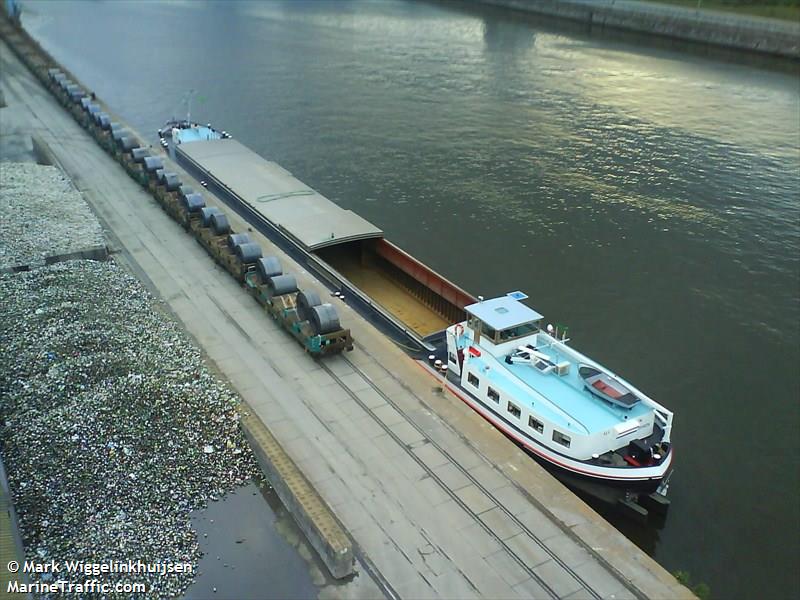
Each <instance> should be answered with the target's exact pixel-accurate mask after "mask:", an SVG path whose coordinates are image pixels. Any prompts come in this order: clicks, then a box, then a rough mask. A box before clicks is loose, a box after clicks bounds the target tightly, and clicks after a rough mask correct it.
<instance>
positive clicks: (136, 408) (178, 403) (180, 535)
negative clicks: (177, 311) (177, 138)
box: [0, 261, 258, 597]
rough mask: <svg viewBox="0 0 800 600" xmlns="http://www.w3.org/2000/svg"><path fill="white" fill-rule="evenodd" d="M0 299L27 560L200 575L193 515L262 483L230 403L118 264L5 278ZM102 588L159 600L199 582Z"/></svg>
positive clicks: (6, 447)
mask: <svg viewBox="0 0 800 600" xmlns="http://www.w3.org/2000/svg"><path fill="white" fill-rule="evenodd" d="M0 298H2V302H0V320H2V323H3V326H2V327H0V422H2V424H3V425H4V426H3V427H2V428H0V432H1V433H0V444H1V447H2V454H3V458H4V461H5V463H6V468H7V470H8V473H9V480H10V482H11V486H12V490H13V495H14V503H15V505H16V508H17V511H18V513H19V516H20V525H21V529H22V533H23V537H24V542H25V547H26V549H27V552H28V558H29V559H32V560H36V561H37V562H46V561H48V560H51V559H52V560H56V561H65V560H84V561H87V562H94V563H97V562H105V561H113V560H120V561H128V560H141V561H143V562H144V563H151V562H163V561H168V562H181V561H187V562H191V563H193V564H194V565H195V566H196V565H197V561H198V559H199V557H200V551H199V549H198V543H197V536H196V534H195V532H194V531H193V530H192V528H191V526H190V521H189V512H190V511H192V510H195V509H198V508H201V507H203V506H205V505H206V503H207V501H209V500H213V499H216V498H218V497H220V496H222V495H223V494H224V493H226V492H227V491H230V490H232V489H233V488H234V487H237V486H239V485H241V484H243V483H245V482H247V481H249V480H250V479H251V478H252V477H254V476H255V475H256V473H257V471H258V467H257V465H256V463H255V460H254V458H253V456H252V453H251V451H250V448H249V446H248V445H247V442H246V440H245V439H244V437H243V435H242V433H241V430H240V429H239V424H238V416H237V413H236V411H235V407H236V404H237V401H238V400H237V398H236V396H235V395H234V394H233V393H232V392H231V390H230V389H228V388H227V387H226V386H224V385H222V384H221V383H220V382H219V381H217V380H216V379H215V377H214V376H213V375H212V374H211V373H210V372H209V371H208V370H207V369H206V368H205V367H204V365H203V363H202V360H201V356H200V353H199V351H198V350H197V349H196V348H195V347H194V346H193V345H192V343H191V342H190V341H189V340H188V339H187V337H186V336H185V334H184V333H183V332H181V331H180V330H179V328H178V326H177V325H176V324H175V323H174V322H173V321H172V320H170V319H168V318H166V317H165V316H163V315H162V314H161V313H159V312H158V311H157V309H156V307H155V305H154V301H153V299H152V297H151V296H150V295H149V294H148V293H147V291H146V290H144V289H143V288H142V286H141V285H140V284H139V282H138V281H136V280H135V279H133V278H132V277H130V276H129V275H128V274H127V273H126V272H125V271H123V270H122V269H121V268H120V267H118V266H117V265H115V264H114V263H113V262H104V263H100V262H94V261H70V262H64V263H59V264H56V265H53V266H51V267H46V268H42V269H38V270H35V271H31V272H25V273H18V274H14V275H11V274H5V275H0ZM37 577H41V576H39V575H35V576H34V580H36V578H37ZM58 577H60V578H65V579H68V580H72V581H75V582H83V581H85V580H86V579H90V578H91V577H87V576H86V575H84V574H73V575H69V574H65V573H61V574H60V575H59V576H58ZM96 578H97V579H99V580H101V581H104V582H114V581H126V582H141V581H147V582H149V583H151V584H152V585H153V586H154V587H153V591H152V592H151V593H148V594H147V597H156V596H161V597H165V596H175V595H178V594H180V593H181V592H183V591H185V590H186V589H187V587H188V586H189V584H190V583H191V582H192V580H193V578H194V575H192V574H179V573H172V574H167V575H158V574H150V575H130V574H116V575H114V574H103V575H100V576H99V577H96ZM43 580H44V581H47V580H48V577H47V576H44V578H43ZM51 581H52V580H51ZM84 596H85V594H84ZM112 596H113V595H112ZM130 596H131V594H124V595H123V594H120V595H119V596H118V597H130ZM59 597H61V596H59Z"/></svg>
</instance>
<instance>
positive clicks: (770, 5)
mask: <svg viewBox="0 0 800 600" xmlns="http://www.w3.org/2000/svg"><path fill="white" fill-rule="evenodd" d="M645 1H657V2H658V3H660V4H675V5H678V6H686V7H689V8H698V7H699V8H700V9H707V10H721V11H726V12H732V13H736V14H740V15H753V16H757V17H772V18H774V19H785V20H787V21H800V0H699V1H698V0H645Z"/></svg>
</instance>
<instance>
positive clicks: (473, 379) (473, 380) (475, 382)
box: [467, 373, 481, 387]
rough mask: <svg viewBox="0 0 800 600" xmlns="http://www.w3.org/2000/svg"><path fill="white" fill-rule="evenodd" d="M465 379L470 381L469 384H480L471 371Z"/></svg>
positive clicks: (476, 385)
mask: <svg viewBox="0 0 800 600" xmlns="http://www.w3.org/2000/svg"><path fill="white" fill-rule="evenodd" d="M467 381H468V382H469V383H470V385H473V386H475V387H478V386H479V385H480V384H481V380H480V379H478V378H477V377H475V375H473V374H472V373H470V374H469V375H467Z"/></svg>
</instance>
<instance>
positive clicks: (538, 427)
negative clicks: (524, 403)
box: [528, 417, 544, 433]
mask: <svg viewBox="0 0 800 600" xmlns="http://www.w3.org/2000/svg"><path fill="white" fill-rule="evenodd" d="M528 426H529V427H530V428H531V429H533V430H534V431H538V432H539V433H542V432H543V431H544V423H542V422H541V421H539V420H538V419H535V418H533V417H528Z"/></svg>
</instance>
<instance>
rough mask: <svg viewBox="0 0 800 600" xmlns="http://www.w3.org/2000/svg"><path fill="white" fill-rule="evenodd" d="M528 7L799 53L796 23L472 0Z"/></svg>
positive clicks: (583, 2)
mask: <svg viewBox="0 0 800 600" xmlns="http://www.w3.org/2000/svg"><path fill="white" fill-rule="evenodd" d="M475 1H477V2H479V3H481V4H491V5H494V6H501V7H505V8H511V9H514V10H520V11H524V12H529V13H536V14H542V15H547V16H551V17H560V18H564V19H569V20H572V21H579V22H582V23H586V24H587V25H590V26H591V27H600V28H603V27H611V28H617V29H625V30H628V31H637V32H641V33H648V34H654V35H660V36H664V37H671V38H675V39H681V40H688V41H692V42H698V43H704V44H711V45H715V46H721V47H727V48H735V49H738V50H746V51H750V52H757V53H761V54H773V55H776V56H783V57H787V58H793V59H799V58H800V25H798V24H797V23H792V22H789V21H785V22H784V21H780V20H777V19H766V18H759V17H746V16H742V15H738V14H726V13H722V12H718V11H710V10H693V9H690V8H684V7H680V6H670V5H663V4H653V3H649V2H632V1H631V0H475Z"/></svg>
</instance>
